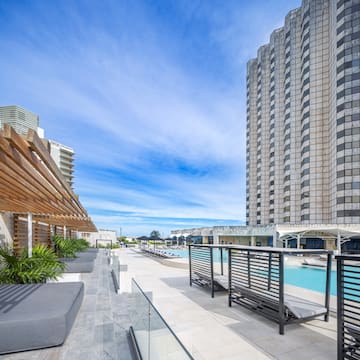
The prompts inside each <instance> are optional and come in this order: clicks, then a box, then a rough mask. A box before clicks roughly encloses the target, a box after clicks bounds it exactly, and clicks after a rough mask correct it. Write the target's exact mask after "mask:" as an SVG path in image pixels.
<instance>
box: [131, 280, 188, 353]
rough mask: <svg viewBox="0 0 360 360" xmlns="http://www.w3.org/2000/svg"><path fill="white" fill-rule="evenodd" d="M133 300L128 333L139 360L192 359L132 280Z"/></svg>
mask: <svg viewBox="0 0 360 360" xmlns="http://www.w3.org/2000/svg"><path fill="white" fill-rule="evenodd" d="M132 297H133V302H132V306H131V310H130V318H131V322H132V326H131V327H130V333H131V336H132V338H133V341H134V345H135V348H136V351H137V352H138V353H139V355H140V356H141V359H143V360H150V359H153V360H155V359H156V360H165V359H167V360H168V359H171V360H182V359H184V360H185V359H193V357H192V356H191V355H190V354H189V352H188V351H187V350H186V348H185V347H184V345H183V344H182V343H181V341H180V340H179V339H178V337H177V336H176V335H175V333H174V332H173V331H172V330H171V328H170V327H169V326H168V324H167V323H166V321H165V320H164V319H163V318H162V316H161V315H160V313H159V312H158V311H157V310H156V308H155V306H154V305H153V303H152V302H151V300H150V298H149V296H148V295H147V294H145V293H144V292H143V290H142V289H141V287H140V286H139V285H138V283H137V282H136V281H135V280H134V279H132Z"/></svg>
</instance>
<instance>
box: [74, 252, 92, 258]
mask: <svg viewBox="0 0 360 360" xmlns="http://www.w3.org/2000/svg"><path fill="white" fill-rule="evenodd" d="M75 256H76V257H77V258H78V259H83V260H95V259H96V257H97V252H87V251H78V252H76V253H75Z"/></svg>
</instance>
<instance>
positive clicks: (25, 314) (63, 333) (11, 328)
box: [0, 282, 84, 354]
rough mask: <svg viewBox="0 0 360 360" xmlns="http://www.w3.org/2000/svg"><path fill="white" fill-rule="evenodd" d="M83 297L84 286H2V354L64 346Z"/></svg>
mask: <svg viewBox="0 0 360 360" xmlns="http://www.w3.org/2000/svg"><path fill="white" fill-rule="evenodd" d="M83 296H84V284H83V283H82V282H68V283H49V284H25V285H0V354H4V353H10V352H17V351H24V350H31V349H39V348H45V347H50V346H56V345H60V344H62V343H63V342H64V341H65V339H66V337H67V335H68V334H69V332H70V330H71V327H72V325H73V323H74V320H75V318H76V315H77V313H78V310H79V308H80V305H81V302H82V299H83Z"/></svg>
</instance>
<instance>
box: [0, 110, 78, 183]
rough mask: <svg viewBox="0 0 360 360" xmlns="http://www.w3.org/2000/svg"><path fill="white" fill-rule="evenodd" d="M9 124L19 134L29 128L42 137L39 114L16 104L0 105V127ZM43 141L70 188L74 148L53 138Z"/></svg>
mask: <svg viewBox="0 0 360 360" xmlns="http://www.w3.org/2000/svg"><path fill="white" fill-rule="evenodd" d="M4 124H9V125H11V126H12V127H13V128H14V130H15V131H16V132H17V133H18V134H21V135H26V134H27V133H28V130H29V129H32V130H35V131H36V132H37V134H38V135H39V137H40V138H42V139H44V136H45V135H44V129H42V128H40V127H39V115H37V114H34V113H32V112H31V111H28V110H25V109H23V108H21V107H20V106H17V105H10V106H0V127H2V126H3V125H4ZM44 143H45V145H46V147H47V148H48V151H49V152H50V155H51V156H52V158H53V159H54V161H55V163H56V165H57V166H58V168H59V169H60V171H61V173H62V174H63V176H64V178H65V179H66V181H67V182H68V184H69V185H70V187H71V188H73V184H74V175H73V173H74V154H75V152H74V150H73V149H72V148H70V147H68V146H66V145H63V144H60V143H58V142H56V141H53V140H46V139H44Z"/></svg>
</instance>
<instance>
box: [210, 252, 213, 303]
mask: <svg viewBox="0 0 360 360" xmlns="http://www.w3.org/2000/svg"><path fill="white" fill-rule="evenodd" d="M210 272H211V297H212V298H213V297H214V256H213V248H212V247H211V248H210Z"/></svg>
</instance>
